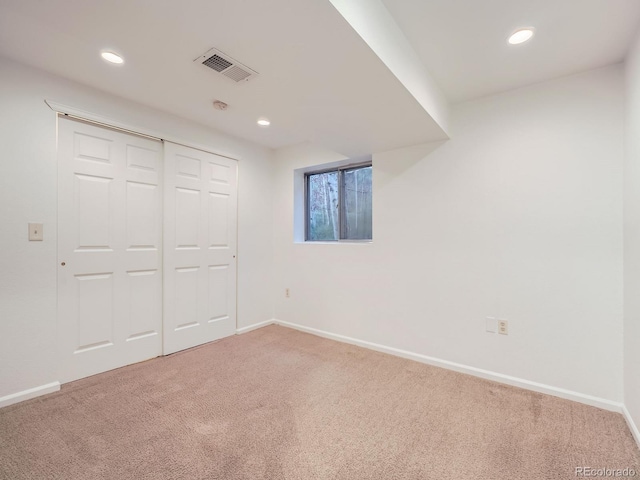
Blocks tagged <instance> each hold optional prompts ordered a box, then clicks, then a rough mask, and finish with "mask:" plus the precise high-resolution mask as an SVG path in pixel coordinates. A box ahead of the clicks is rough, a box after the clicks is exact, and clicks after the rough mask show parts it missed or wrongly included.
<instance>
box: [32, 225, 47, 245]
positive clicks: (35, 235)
mask: <svg viewBox="0 0 640 480" xmlns="http://www.w3.org/2000/svg"><path fill="white" fill-rule="evenodd" d="M43 240H44V235H43V233H42V224H41V223H30V224H29V241H30V242H41V241H43Z"/></svg>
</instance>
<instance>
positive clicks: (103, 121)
mask: <svg viewBox="0 0 640 480" xmlns="http://www.w3.org/2000/svg"><path fill="white" fill-rule="evenodd" d="M44 103H45V104H46V105H47V106H48V107H49V108H50V109H51V110H53V111H54V112H56V113H59V114H61V115H66V116H68V117H72V118H75V119H77V120H82V121H85V122H89V123H95V124H98V125H100V126H103V127H108V128H113V129H116V130H122V131H124V132H126V133H131V134H133V135H141V136H143V137H150V138H153V139H155V140H160V141H167V142H171V143H176V144H178V145H182V146H183V147H189V148H195V149H196V150H201V151H203V152H207V153H213V154H214V155H219V156H221V157H225V158H229V159H231V160H236V161H237V162H240V161H241V160H242V158H241V157H238V156H235V155H230V154H228V153H224V152H219V151H214V150H212V148H211V147H209V146H206V145H199V144H196V143H193V142H187V141H184V140H181V139H180V138H178V137H174V136H172V135H171V134H169V135H165V134H164V133H162V132H158V131H155V130H152V129H150V128H144V127H140V126H139V125H131V124H127V123H124V122H119V121H118V120H115V119H113V118H109V117H103V116H102V115H99V114H97V113H93V112H89V111H86V110H82V109H80V108H76V107H72V106H69V105H65V104H62V103H59V102H55V101H53V100H48V99H45V100H44ZM205 128H206V127H205Z"/></svg>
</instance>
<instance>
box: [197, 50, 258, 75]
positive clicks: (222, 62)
mask: <svg viewBox="0 0 640 480" xmlns="http://www.w3.org/2000/svg"><path fill="white" fill-rule="evenodd" d="M194 61H197V62H200V63H202V64H203V65H205V66H207V67H209V68H211V69H212V70H215V71H216V72H218V73H221V74H222V75H224V76H225V77H228V78H230V79H231V80H233V81H234V82H236V83H238V82H242V81H243V80H244V81H247V80H250V79H251V78H253V77H256V76H257V75H258V72H256V71H255V70H252V69H250V68H249V67H247V66H245V65H243V64H241V63H240V62H237V61H235V60H234V59H233V58H231V57H230V56H229V55H226V54H224V53H222V52H221V51H219V50H216V49H215V48H212V49H210V50H209V51H208V52H206V53H205V54H203V55H200V56H199V57H198V58H196V59H195V60H194Z"/></svg>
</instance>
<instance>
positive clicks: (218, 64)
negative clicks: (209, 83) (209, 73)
mask: <svg viewBox="0 0 640 480" xmlns="http://www.w3.org/2000/svg"><path fill="white" fill-rule="evenodd" d="M202 64H203V65H206V66H207V67H209V68H213V69H214V70H215V71H216V72H221V71H223V70H224V69H225V68H229V67H230V66H231V65H233V63H231V62H227V61H226V60H225V59H224V58H222V57H221V56H219V55H212V56H210V57H209V58H207V59H206V60H205V61H204V62H202Z"/></svg>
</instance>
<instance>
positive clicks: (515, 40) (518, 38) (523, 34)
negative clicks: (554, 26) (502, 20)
mask: <svg viewBox="0 0 640 480" xmlns="http://www.w3.org/2000/svg"><path fill="white" fill-rule="evenodd" d="M531 37H533V28H521V29H520V30H516V31H515V32H513V33H512V34H511V36H510V37H509V43H510V44H511V45H518V44H520V43H524V42H526V41H527V40H531Z"/></svg>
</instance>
